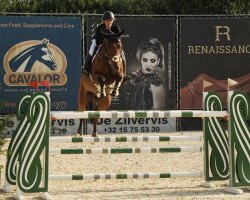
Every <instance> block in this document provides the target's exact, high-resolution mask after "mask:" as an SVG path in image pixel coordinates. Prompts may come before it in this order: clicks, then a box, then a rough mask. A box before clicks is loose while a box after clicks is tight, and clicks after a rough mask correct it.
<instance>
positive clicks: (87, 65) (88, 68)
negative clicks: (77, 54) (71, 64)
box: [82, 53, 93, 74]
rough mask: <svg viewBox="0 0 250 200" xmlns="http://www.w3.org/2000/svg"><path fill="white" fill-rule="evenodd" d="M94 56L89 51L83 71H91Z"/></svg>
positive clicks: (86, 72) (87, 72) (85, 72)
mask: <svg viewBox="0 0 250 200" xmlns="http://www.w3.org/2000/svg"><path fill="white" fill-rule="evenodd" d="M92 59H93V56H91V55H90V54H89V53H88V54H87V56H86V58H85V63H84V68H83V70H82V73H84V74H89V73H91V63H92Z"/></svg>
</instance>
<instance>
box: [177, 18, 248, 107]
mask: <svg viewBox="0 0 250 200" xmlns="http://www.w3.org/2000/svg"><path fill="white" fill-rule="evenodd" d="M249 23H250V18H249V17H225V16H220V17H216V16H215V17H181V18H180V23H179V24H180V34H179V37H180V38H179V44H180V50H179V52H180V109H201V108H202V101H201V100H202V90H203V81H207V82H209V83H211V84H212V85H211V86H209V87H207V88H206V91H215V92H218V94H219V96H220V97H221V98H222V100H223V101H224V107H226V97H227V89H228V78H230V79H233V80H235V81H236V84H235V85H232V86H230V88H231V89H235V88H237V89H239V90H241V91H245V92H250V71H249V62H250V56H249V55H250V38H249V34H250V26H249Z"/></svg>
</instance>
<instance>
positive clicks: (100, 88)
mask: <svg viewBox="0 0 250 200" xmlns="http://www.w3.org/2000/svg"><path fill="white" fill-rule="evenodd" d="M97 81H98V83H99V84H98V85H97V93H96V96H97V97H98V98H99V97H106V95H107V94H106V86H105V78H104V77H103V76H100V75H98V76H97Z"/></svg>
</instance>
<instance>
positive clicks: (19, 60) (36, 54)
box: [9, 38, 57, 72]
mask: <svg viewBox="0 0 250 200" xmlns="http://www.w3.org/2000/svg"><path fill="white" fill-rule="evenodd" d="M48 43H49V40H48V39H46V38H44V39H43V40H42V41H41V43H40V44H37V45H33V46H31V47H28V48H26V49H24V50H23V51H21V52H20V53H19V54H17V55H16V56H15V57H14V58H12V59H11V60H10V61H9V66H10V69H11V70H12V71H13V72H31V69H32V67H33V65H34V63H35V62H36V61H39V62H41V63H43V64H44V65H46V66H47V67H48V68H49V69H50V70H53V71H54V70H56V69H57V65H56V62H55V60H54V59H53V57H52V53H51V51H50V49H49V48H48Z"/></svg>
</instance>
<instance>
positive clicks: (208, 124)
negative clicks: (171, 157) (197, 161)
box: [6, 93, 250, 195]
mask: <svg viewBox="0 0 250 200" xmlns="http://www.w3.org/2000/svg"><path fill="white" fill-rule="evenodd" d="M39 95H40V96H41V98H42V102H43V103H41V102H40V103H39V102H38V107H36V109H35V110H36V111H37V112H39V109H38V108H40V107H41V108H40V109H41V110H44V108H46V109H47V111H48V112H47V113H46V114H45V116H47V119H46V122H44V124H45V125H43V126H42V125H41V124H39V128H40V129H41V130H42V131H41V134H42V135H43V136H44V138H45V139H44V146H43V147H42V149H43V152H44V153H45V155H46V156H47V159H48V154H49V150H48V145H46V140H47V141H48V137H49V129H48V126H49V121H50V117H51V116H52V118H53V117H56V118H59V117H60V114H59V113H58V112H57V113H52V115H51V116H50V115H49V114H48V113H49V106H48V103H46V101H48V98H47V100H46V101H44V100H45V99H46V97H45V95H41V94H38V95H34V97H32V98H31V100H30V101H31V102H34V101H35V100H37V99H39ZM230 97H231V101H230V104H229V112H224V111H212V110H213V109H218V107H219V105H221V102H218V101H217V100H218V98H217V96H216V95H214V94H212V95H209V94H207V96H206V98H205V102H204V105H206V106H205V109H207V110H210V111H208V112H207V114H208V115H209V114H211V113H214V112H216V114H213V115H212V114H211V115H210V116H209V117H206V115H205V113H206V112H205V111H204V112H201V113H199V114H197V113H196V114H197V115H195V116H197V117H204V127H203V128H204V136H205V137H204V140H205V145H204V147H205V149H204V151H205V157H206V161H205V163H204V167H205V168H204V171H205V179H206V180H207V181H210V180H225V179H227V178H228V176H227V175H226V176H225V177H224V174H223V173H224V171H225V170H224V171H223V170H221V169H217V168H218V167H219V166H217V165H216V163H217V162H224V163H223V164H224V165H225V166H227V158H228V157H227V156H228V155H225V156H226V157H227V158H226V159H224V157H222V159H219V158H218V157H216V156H215V155H210V153H209V152H208V148H207V145H210V148H213V147H219V146H220V145H222V146H223V145H226V146H228V145H227V144H221V143H223V140H221V136H219V137H218V138H219V139H217V140H215V142H214V144H213V145H212V143H213V142H212V140H211V139H210V138H207V137H206V135H211V137H212V138H213V137H215V135H213V134H214V133H217V132H220V131H221V130H220V129H222V127H221V126H219V123H218V119H217V115H218V117H228V116H229V128H230V129H229V133H230V134H234V133H236V134H237V135H238V136H240V135H241V132H242V131H241V130H240V131H238V130H239V129H237V128H234V127H237V125H238V123H239V121H238V119H245V118H246V117H249V107H248V105H247V102H248V100H247V99H246V96H245V95H243V94H241V93H235V94H231V96H230ZM29 98H30V97H27V98H26V99H29ZM24 99H25V98H24ZM215 100H216V101H215ZM209 101H212V103H209ZM242 102H243V103H242ZM32 105H33V104H32ZM41 105H45V107H42V106H41ZM246 105H247V106H246ZM30 107H31V106H29V108H30ZM239 107H240V108H241V109H239ZM31 108H32V107H31ZM242 108H244V109H245V110H247V112H246V113H247V114H245V115H244V113H242ZM219 109H221V107H219ZM244 109H243V110H244ZM31 110H32V109H31ZM33 111H34V110H33ZM156 112H157V111H153V112H136V111H130V112H121V113H124V114H123V116H127V115H129V116H130V114H131V115H134V116H137V117H148V116H149V115H150V116H154V117H155V114H154V113H156ZM27 113H28V117H27V118H25V117H24V122H25V123H26V122H27V121H26V120H28V119H29V118H32V116H33V115H34V112H31V111H28V112H27ZM110 113H111V116H112V115H115V114H114V112H110ZM110 113H109V115H110ZM142 113H144V114H142ZM145 113H146V114H145ZM147 113H150V114H149V115H148V114H147ZM159 113H160V114H159V115H158V117H159V116H164V117H165V114H166V113H168V114H169V116H173V115H171V114H170V113H171V112H167V111H162V112H161V111H159ZM174 113H175V116H176V115H177V114H176V112H174ZM61 114H62V115H63V116H66V115H65V113H61ZM70 114H74V115H75V114H76V113H72V112H69V113H68V115H70ZM92 114H93V113H92ZM92 114H90V116H89V113H88V114H86V116H85V117H90V118H91V117H93V115H92ZM182 114H184V116H186V117H191V116H194V115H193V114H194V112H192V111H183V112H182V111H179V112H178V115H177V116H180V115H182ZM38 116H44V113H43V115H38ZM75 116H76V115H75ZM94 116H95V117H96V114H94ZM116 116H117V117H118V116H120V115H119V114H118V112H117V114H116ZM33 117H34V116H33ZM79 117H80V116H79ZM81 117H83V116H81ZM98 117H102V112H98ZM43 118H44V117H43ZM71 118H72V116H71ZM240 123H244V121H242V120H240ZM215 125H216V126H217V127H219V128H218V129H217V127H215ZM243 125H245V124H243ZM23 127H26V129H28V128H29V127H30V124H29V123H27V124H26V126H25V125H23ZM36 127H38V125H37V126H36ZM36 127H35V128H36ZM41 127H42V128H41ZM43 127H44V128H43ZM243 127H244V130H243V131H245V132H244V133H245V137H243V141H241V143H243V144H244V146H243V147H242V148H248V147H249V143H248V144H247V140H244V139H245V138H249V137H250V134H249V128H247V126H246V125H245V126H243ZM213 128H215V131H214V130H212V129H213ZM43 130H44V131H43ZM222 131H223V130H222ZM18 132H20V131H19V130H17V133H18ZM38 132H39V131H38ZM38 132H36V135H37V134H38ZM45 132H46V134H44V133H45ZM31 133H32V131H31ZM15 137H17V136H15ZM15 137H13V138H12V139H13V140H15ZM29 137H31V138H32V134H30V135H29ZM216 137H217V136H216ZM222 137H223V136H222ZM232 137H233V136H231V135H230V137H229V144H230V148H229V150H230V154H229V156H230V158H232V157H234V158H235V152H233V151H235V150H232V149H233V148H232V146H235V145H236V146H237V148H239V146H238V143H237V141H236V139H237V138H236V139H235V141H232V140H231V138H232ZM46 138H47V139H46ZM149 138H151V139H154V140H156V139H157V140H160V138H164V139H163V141H166V140H168V139H169V138H167V137H154V138H153V137H148V138H147V137H131V138H129V137H128V138H126V137H123V138H122V139H119V138H117V137H112V139H111V138H108V137H107V138H105V137H102V138H101V137H100V138H96V141H101V140H104V141H105V142H108V141H111V140H118V141H119V140H124V141H130V140H132V141H133V140H135V141H136V140H137V141H140V140H142V141H144V139H145V140H150V139H149ZM55 140H56V139H54V141H55ZM72 140H73V139H72ZM76 140H77V142H83V141H84V139H83V138H82V137H81V138H79V139H76ZM89 140H90V139H89V138H88V139H86V142H88V141H89ZM92 140H94V141H95V138H92ZM29 141H31V139H29V138H27V139H25V142H29ZM248 142H249V141H248ZM41 143H43V141H42V142H41ZM11 144H14V142H13V143H11ZM11 144H10V146H11ZM24 146H28V144H27V145H25V144H24ZM12 147H13V146H12ZM29 147H30V148H32V147H31V146H29ZM13 149H15V148H12V150H13ZM19 149H20V152H21V153H19V155H18V157H19V165H20V167H18V168H19V169H18V175H17V176H16V177H14V178H16V180H14V183H16V182H17V185H18V188H20V189H21V190H22V191H24V192H34V191H35V192H38V191H43V192H47V191H48V179H53V180H55V179H56V178H58V179H59V180H62V179H67V180H69V179H70V180H83V179H127V178H171V177H183V176H195V177H196V176H199V177H200V176H201V175H202V173H201V172H184V173H180V172H176V173H152V174H150V173H128V174H126V173H124V174H123V173H122V174H113V173H111V174H95V175H93V174H85V175H84V174H83V175H68V176H65V175H63V176H61V177H58V176H53V175H50V176H49V175H48V174H47V173H46V167H48V166H46V165H47V164H48V163H47V164H45V166H44V170H45V173H44V174H45V177H42V173H40V175H39V177H40V179H39V181H44V183H45V188H42V189H41V188H39V184H38V185H36V187H37V188H35V189H34V188H32V189H30V188H29V187H28V185H22V184H23V181H21V180H20V179H22V173H24V171H22V170H20V169H23V168H22V165H24V164H25V161H26V160H25V159H24V151H25V149H26V148H24V147H19ZM92 150H93V149H87V150H86V149H85V152H89V153H92ZM189 150H190V149H189ZM196 150H197V151H198V150H199V151H200V150H201V148H198V149H196ZM213 150H214V149H213ZM219 150H220V151H224V149H222V150H221V149H219ZM57 151H60V153H61V150H57ZM70 151H71V150H66V152H70ZM93 151H94V152H95V153H96V152H98V153H112V152H116V153H128V152H129V153H131V152H136V149H135V148H134V149H133V148H127V149H125V150H124V149H120V148H118V149H113V150H112V149H101V150H100V149H98V150H95V149H94V150H93ZM137 151H138V152H139V151H144V150H143V149H137ZM157 151H158V152H160V151H163V152H165V153H166V152H169V151H170V152H180V151H181V150H180V148H178V149H177V148H175V149H170V148H163V149H160V148H159V149H157V148H148V149H145V152H148V153H152V152H157ZM16 152H19V151H16ZM76 152H77V153H83V152H84V150H83V149H81V150H76ZM215 152H216V148H215ZM245 152H250V151H249V149H245ZM39 153H40V154H41V153H42V151H40V152H39ZM241 153H242V152H241V151H239V152H237V154H238V155H239V154H241ZM238 155H237V156H238ZM243 155H244V154H243ZM247 155H248V154H246V157H247ZM12 156H15V155H12ZM39 157H40V156H39ZM210 157H211V158H212V161H210V159H211V158H210ZM208 158H210V159H208ZM218 159H219V160H218ZM214 160H215V162H213V161H214ZM221 160H222V161H221ZM230 160H231V161H232V159H230ZM44 161H45V162H46V159H44ZM243 161H244V163H243V165H244V166H245V169H249V168H247V167H248V166H249V163H250V161H249V159H243ZM7 164H8V163H7ZM237 164H238V163H236V162H235V161H233V162H231V163H230V168H231V170H234V171H233V173H231V174H230V182H231V186H232V187H237V186H249V183H248V182H247V180H244V179H242V177H244V176H245V177H248V174H247V173H248V172H246V173H245V172H244V171H243V172H242V171H241V172H237V173H236V172H235V170H237V167H235V166H237ZM207 165H209V167H211V168H210V170H209V169H208V167H207ZM224 165H222V168H225V169H227V167H224ZM8 166H10V169H16V166H17V162H13V163H12V165H8ZM8 166H7V168H8ZM7 168H6V169H7ZM10 171H11V170H8V169H7V170H6V172H7V173H6V178H7V176H9V174H8V172H10ZM214 172H215V174H216V175H214V176H213V174H212V176H211V173H214ZM220 172H223V173H220ZM238 173H240V176H241V179H240V180H239V179H237V180H235V175H236V174H238ZM242 173H243V174H242ZM225 174H228V171H226V172H225ZM14 175H16V174H14ZM7 179H8V178H7ZM229 190H230V191H231V192H235V193H241V192H242V191H239V190H237V189H235V188H229V189H228V191H229ZM19 195H20V194H19Z"/></svg>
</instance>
